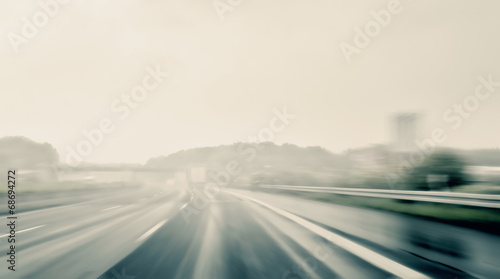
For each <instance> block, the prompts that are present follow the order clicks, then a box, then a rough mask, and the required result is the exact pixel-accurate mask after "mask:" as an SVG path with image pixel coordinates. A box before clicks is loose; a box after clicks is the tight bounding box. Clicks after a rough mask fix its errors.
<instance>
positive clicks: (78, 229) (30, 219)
mask: <svg viewBox="0 0 500 279" xmlns="http://www.w3.org/2000/svg"><path fill="white" fill-rule="evenodd" d="M107 192H108V191H103V192H102V193H107ZM102 193H101V194H102ZM68 195H71V192H68ZM186 195H187V193H186V192H184V191H179V189H176V188H164V187H143V188H135V189H126V191H121V192H120V191H113V195H110V196H106V195H103V196H100V197H99V198H97V199H95V200H93V201H88V202H85V203H71V202H69V204H65V205H62V206H58V207H49V208H43V209H39V210H34V211H29V212H24V213H21V214H19V217H18V226H19V227H18V233H17V237H16V244H17V265H16V269H17V270H16V271H15V272H11V271H9V270H8V269H7V262H6V260H7V257H6V253H7V247H8V246H7V242H6V239H7V236H5V234H6V233H7V232H6V231H4V230H1V232H0V253H1V254H0V255H1V257H0V262H1V264H0V267H1V268H0V278H97V277H98V276H99V275H100V274H102V272H104V271H105V270H106V269H108V268H109V267H110V266H111V265H113V264H114V263H116V262H117V261H119V260H120V259H122V258H123V257H125V256H126V255H127V254H129V253H130V252H132V251H133V250H134V249H135V248H137V247H138V246H139V245H140V244H141V243H142V241H144V239H140V238H141V236H142V235H144V233H146V232H147V231H148V230H149V229H150V228H151V227H153V226H155V225H156V224H157V223H158V222H160V221H161V220H162V219H164V218H166V217H167V216H169V214H171V215H175V214H177V213H178V208H179V207H180V206H181V205H182V204H184V203H186V201H187V196H186ZM67 200H68V201H71V200H72V199H71V198H70V197H69V196H68V197H67ZM77 200H80V199H79V198H78V197H75V198H74V199H73V201H77ZM0 219H1V220H2V221H1V222H6V220H5V217H2V218H0ZM2 227H4V226H2ZM33 228H34V229H33ZM30 229H32V230H30ZM26 230H27V231H26ZM23 231H24V232H23Z"/></svg>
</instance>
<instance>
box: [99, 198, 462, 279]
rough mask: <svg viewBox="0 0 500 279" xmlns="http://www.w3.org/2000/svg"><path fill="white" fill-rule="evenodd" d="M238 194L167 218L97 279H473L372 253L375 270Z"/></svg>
mask: <svg viewBox="0 0 500 279" xmlns="http://www.w3.org/2000/svg"><path fill="white" fill-rule="evenodd" d="M241 194H246V195H248V194H249V192H241V191H239V192H238V195H234V194H232V193H228V192H222V193H220V194H219V195H217V196H216V197H215V198H213V199H211V200H210V201H209V203H208V205H207V206H206V207H203V208H202V209H200V211H199V212H198V213H197V214H194V215H189V218H186V216H187V215H184V216H183V215H177V216H176V217H174V218H172V219H170V220H169V221H168V222H166V223H165V224H164V225H163V226H162V227H161V228H159V229H158V230H157V231H156V232H155V233H154V235H152V236H151V237H150V238H149V239H148V240H147V241H145V242H144V244H143V245H141V246H140V247H139V248H137V249H136V250H135V251H134V252H132V253H131V254H130V255H128V256H127V257H126V258H124V259H123V260H121V261H120V262H119V263H117V264H116V265H114V266H113V267H112V268H110V269H109V270H108V271H107V272H105V273H104V274H103V275H102V276H101V277H99V278H101V279H106V278H110V279H111V278H119V277H117V276H118V275H119V276H124V275H126V276H130V278H132V277H135V278H175V279H177V278H218V279H224V278H280V279H293V278H295V279H298V278H396V277H398V276H397V275H396V274H399V275H401V274H405V275H406V276H402V277H405V278H426V276H429V277H436V278H437V277H439V278H471V276H468V275H467V274H465V273H463V272H460V271H457V270H454V269H451V268H448V267H446V266H443V265H440V264H436V263H432V262H429V261H427V260H424V259H422V258H420V257H418V256H415V255H411V254H409V253H406V254H405V255H404V257H405V259H404V261H405V264H409V265H411V266H412V267H411V268H406V267H405V266H404V265H401V266H397V265H398V263H397V262H398V261H399V258H398V256H400V254H398V253H393V254H391V253H389V252H387V251H383V253H382V252H381V251H377V249H376V248H375V247H370V249H367V250H369V253H365V254H364V255H365V257H371V258H372V259H374V260H375V261H376V260H383V262H384V263H385V264H387V265H381V266H379V267H377V266H375V265H374V264H373V263H374V262H375V261H367V260H366V259H363V258H362V257H359V256H357V255H355V254H354V252H355V249H358V248H357V247H353V246H355V245H357V244H355V243H354V244H348V245H341V243H339V242H338V241H339V238H335V239H334V240H333V241H332V239H330V238H327V237H324V236H325V235H321V234H318V232H317V231H315V230H311V229H310V228H309V227H306V226H304V225H303V224H298V223H297V222H295V221H294V220H291V219H289V218H287V217H285V216H283V215H281V214H279V213H277V212H276V211H273V210H270V209H269V208H267V207H265V206H262V205H261V204H258V203H256V202H253V201H251V200H248V199H246V198H245V196H240V195H241ZM250 194H251V193H250ZM274 198H275V199H277V198H280V197H277V196H275V197H274ZM195 208H196V207H195ZM198 208H199V207H198ZM316 214H318V212H317V213H316ZM344 244H345V243H344ZM350 245H352V246H350ZM372 249H373V250H372ZM363 251H365V250H363ZM363 253H364V252H363ZM358 255H359V254H358ZM401 268H403V269H407V270H404V271H401ZM419 270H423V271H425V272H424V273H421V272H420V271H419ZM398 272H401V273H398Z"/></svg>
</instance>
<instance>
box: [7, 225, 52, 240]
mask: <svg viewBox="0 0 500 279" xmlns="http://www.w3.org/2000/svg"><path fill="white" fill-rule="evenodd" d="M41 227H45V225H40V226H36V227H33V228H29V229H25V230H21V231H18V232H16V234H18V233H23V232H29V231H32V230H36V229H38V228H41ZM9 235H10V234H2V235H0V237H6V236H9Z"/></svg>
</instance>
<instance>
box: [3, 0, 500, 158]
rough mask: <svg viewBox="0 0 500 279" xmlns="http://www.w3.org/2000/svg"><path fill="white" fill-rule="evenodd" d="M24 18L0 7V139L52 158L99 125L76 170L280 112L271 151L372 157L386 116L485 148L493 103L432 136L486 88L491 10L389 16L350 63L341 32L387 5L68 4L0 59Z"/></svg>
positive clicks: (448, 8)
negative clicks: (402, 116) (143, 92)
mask: <svg viewBox="0 0 500 279" xmlns="http://www.w3.org/2000/svg"><path fill="white" fill-rule="evenodd" d="M46 1H47V0H42V1H41V2H46ZM37 2H38V1H29V0H23V1H21V0H18V1H6V0H2V1H1V2H0V84H1V86H2V87H1V94H2V98H1V107H0V119H2V121H1V129H0V136H8V135H23V136H26V137H28V138H31V139H33V140H35V141H40V142H49V143H51V144H53V145H54V146H55V147H56V148H57V149H58V151H59V153H60V154H61V155H62V156H65V154H66V147H67V146H70V147H72V148H75V146H76V145H77V144H78V143H79V142H80V141H82V140H84V139H85V137H84V136H83V135H82V133H81V131H82V130H84V129H87V130H88V129H95V128H97V127H98V126H99V121H101V120H102V119H103V118H109V119H111V121H113V124H114V125H115V129H114V131H113V132H111V133H109V134H106V135H105V136H104V141H103V143H102V144H101V145H99V146H96V147H94V149H93V152H92V153H91V154H90V155H89V156H88V157H86V158H85V159H86V161H94V162H120V161H124V162H144V161H146V160H147V159H148V158H150V157H153V156H157V155H160V154H168V153H171V152H175V151H177V150H179V149H185V148H191V147H197V146H206V145H218V144H229V143H233V142H237V141H244V140H246V139H247V138H248V137H249V136H251V135H255V134H257V133H258V132H259V131H260V130H261V129H263V128H266V127H269V121H270V120H271V119H272V118H273V112H272V110H273V108H276V109H278V110H281V109H282V108H283V107H287V111H288V112H290V113H293V114H296V115H297V117H296V118H295V119H294V120H292V121H291V123H290V124H289V125H288V126H287V127H286V129H285V130H284V131H283V132H280V133H277V134H276V135H275V138H274V140H275V141H276V142H278V143H281V142H290V143H295V144H298V145H302V146H304V145H321V146H324V147H326V148H328V149H329V150H332V151H334V152H340V151H343V150H345V149H347V148H350V147H361V146H366V145H370V144H374V143H386V142H389V141H390V140H391V137H390V135H391V133H390V131H391V130H390V121H389V120H390V117H391V115H393V114H394V113H397V112H408V111H409V112H411V111H416V112H420V113H422V114H423V115H425V117H424V121H423V124H424V126H425V127H426V130H425V131H424V133H423V137H426V136H427V135H429V131H430V130H431V129H433V128H436V127H442V128H443V129H444V130H445V131H446V133H447V135H448V136H449V137H448V140H447V141H446V143H445V144H446V145H450V146H454V147H463V148H477V147H484V148H491V147H499V146H500V125H499V119H500V109H499V108H500V87H497V90H496V92H494V93H493V94H491V96H490V97H489V98H487V99H486V100H483V101H480V103H479V104H478V106H477V110H475V111H474V112H472V113H471V114H470V115H469V117H468V118H467V119H465V120H464V122H463V123H462V125H460V127H459V128H457V129H456V130H454V129H452V126H453V125H452V124H453V123H455V122H450V121H448V122H446V121H444V120H443V114H444V113H445V112H446V111H447V110H448V109H450V108H453V105H454V104H455V103H462V102H463V100H464V98H466V97H467V96H471V95H472V96H473V95H474V91H475V88H476V87H477V86H478V85H479V84H480V82H479V81H478V77H479V76H484V77H487V76H488V75H490V74H491V75H492V78H493V80H495V81H499V82H500V51H499V50H500V17H499V16H498V12H499V11H500V1H497V0H490V1H466V0H461V1H457V0H448V1H431V0H428V1H409V0H401V1H400V6H401V7H402V10H401V12H400V13H399V14H395V15H392V18H391V21H390V23H389V24H388V25H387V26H386V27H382V28H381V31H380V33H379V34H378V36H374V37H373V38H372V39H371V43H370V44H369V45H368V46H366V47H365V48H362V49H360V52H359V53H357V54H354V55H352V56H351V58H352V61H351V63H348V62H347V60H346V58H345V57H344V55H343V53H342V51H341V49H340V47H339V45H340V44H341V43H342V42H346V43H349V44H351V45H354V37H355V35H356V32H355V31H354V28H355V27H359V28H361V29H364V27H365V25H366V24H367V23H368V22H370V21H371V20H372V19H373V16H372V15H371V14H370V13H371V12H372V11H379V10H381V9H387V5H388V3H389V2H391V1H387V0H383V1H353V0H344V1H336V0H317V1H304V0H302V1H298V0H287V1H284V0H274V1H264V0H260V1H256V0H243V1H242V3H241V4H240V5H239V6H236V7H234V8H233V10H232V11H231V12H227V13H225V14H224V16H225V19H224V20H223V21H221V20H220V18H219V16H218V14H217V13H216V11H215V9H214V6H213V2H212V1H210V0H196V1H192V0H191V1H189V0H172V1H154V0H148V1H133V0H129V1H102V0H94V1H93V0H85V1H83V0H73V1H70V3H68V4H66V5H60V10H59V11H57V12H54V16H53V18H50V19H49V20H48V22H47V24H46V26H43V27H41V28H38V29H39V30H38V32H36V33H35V35H34V36H33V37H32V38H29V39H26V40H27V43H26V44H24V43H22V44H19V45H18V48H19V52H18V53H15V52H14V48H13V47H12V44H11V42H10V40H11V39H9V36H8V34H9V33H10V32H13V33H15V34H17V35H19V36H22V29H23V25H26V23H25V22H24V21H23V17H27V18H28V19H30V21H31V22H33V19H32V17H33V15H34V14H36V13H37V12H38V11H43V10H42V8H41V7H40V6H38V4H36V3H37ZM221 2H224V3H225V1H221ZM11 36H12V34H11ZM156 65H160V68H161V69H162V70H165V71H169V72H170V73H171V76H170V77H169V78H168V79H167V80H165V81H164V82H163V83H161V84H160V86H159V87H158V88H156V89H155V90H152V91H151V92H149V95H148V97H147V99H145V100H144V101H142V102H140V103H139V104H138V107H137V108H135V109H134V110H132V111H131V113H130V115H129V116H128V117H126V118H125V119H120V113H116V112H113V111H112V110H111V105H112V103H113V102H114V100H119V98H120V96H121V95H122V94H125V95H130V94H131V90H132V88H134V86H137V85H141V84H142V81H143V78H144V77H145V76H146V75H147V74H148V73H147V71H146V68H147V67H148V66H149V67H153V68H154V67H156ZM453 114H455V113H454V112H453V113H452V114H451V115H449V116H450V117H451V116H453ZM455 116H456V115H455ZM455 124H456V123H455Z"/></svg>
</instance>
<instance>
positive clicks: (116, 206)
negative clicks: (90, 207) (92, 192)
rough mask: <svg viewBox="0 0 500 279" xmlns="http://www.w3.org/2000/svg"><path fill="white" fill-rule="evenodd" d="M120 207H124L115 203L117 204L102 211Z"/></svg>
mask: <svg viewBox="0 0 500 279" xmlns="http://www.w3.org/2000/svg"><path fill="white" fill-rule="evenodd" d="M118 207H122V206H121V205H115V206H112V207H108V208H106V209H103V210H101V211H107V210H111V209H115V208H118Z"/></svg>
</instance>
